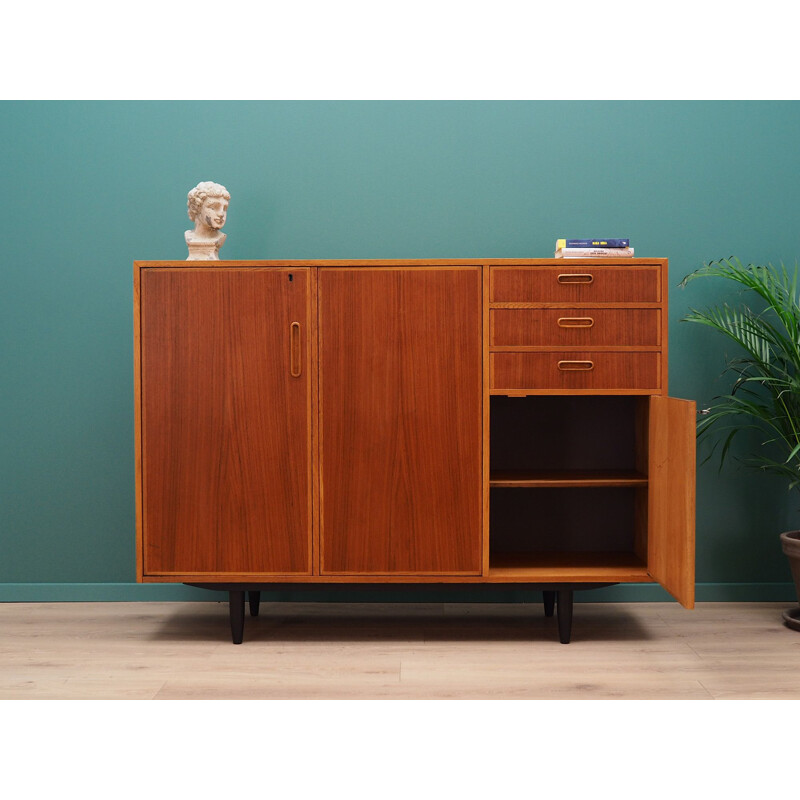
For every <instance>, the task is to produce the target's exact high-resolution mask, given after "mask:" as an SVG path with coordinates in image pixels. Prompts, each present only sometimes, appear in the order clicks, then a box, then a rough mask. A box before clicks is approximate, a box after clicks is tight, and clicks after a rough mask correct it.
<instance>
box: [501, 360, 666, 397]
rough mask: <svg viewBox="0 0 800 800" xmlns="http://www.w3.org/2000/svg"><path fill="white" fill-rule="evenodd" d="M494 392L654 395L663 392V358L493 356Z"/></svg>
mask: <svg viewBox="0 0 800 800" xmlns="http://www.w3.org/2000/svg"><path fill="white" fill-rule="evenodd" d="M490 358H491V387H492V390H493V391H498V390H499V391H519V390H546V391H559V390H563V391H575V390H588V391H591V390H598V391H609V390H615V391H652V392H655V393H657V392H658V391H659V390H660V388H661V381H660V376H661V354H660V353H641V352H638V353H637V352H626V353H618V352H606V353H597V352H592V351H581V352H576V351H574V350H570V351H561V352H558V351H547V352H538V353H492V354H491V356H490Z"/></svg>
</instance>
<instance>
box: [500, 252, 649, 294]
mask: <svg viewBox="0 0 800 800" xmlns="http://www.w3.org/2000/svg"><path fill="white" fill-rule="evenodd" d="M490 281H491V293H490V302H492V303H561V302H564V303H659V302H661V269H660V267H658V266H656V265H653V266H616V265H608V266H606V265H605V264H603V265H600V266H596V265H590V266H580V265H578V264H569V263H568V262H567V263H564V264H563V265H562V264H559V265H557V266H553V267H550V266H548V267H491V273H490Z"/></svg>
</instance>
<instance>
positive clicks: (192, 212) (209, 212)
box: [186, 181, 231, 231]
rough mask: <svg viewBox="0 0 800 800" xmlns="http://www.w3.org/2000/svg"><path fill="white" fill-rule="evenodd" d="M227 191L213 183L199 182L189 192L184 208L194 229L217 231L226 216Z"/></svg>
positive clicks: (228, 197)
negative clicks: (186, 209) (185, 207)
mask: <svg viewBox="0 0 800 800" xmlns="http://www.w3.org/2000/svg"><path fill="white" fill-rule="evenodd" d="M230 199H231V196H230V194H229V193H228V190H227V189H226V188H225V187H224V186H222V185H221V184H219V183H214V182H213V181H201V182H200V183H198V184H197V186H195V187H194V189H192V190H191V191H190V192H189V195H188V199H187V203H186V206H187V208H188V211H189V219H190V220H192V222H194V224H195V229H199V228H210V229H211V230H214V231H218V230H219V229H220V228H222V226H223V225H224V224H225V220H226V218H227V214H228V201H229V200H230Z"/></svg>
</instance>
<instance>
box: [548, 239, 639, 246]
mask: <svg viewBox="0 0 800 800" xmlns="http://www.w3.org/2000/svg"><path fill="white" fill-rule="evenodd" d="M559 241H561V240H559ZM564 242H565V243H564V244H563V245H562V247H630V246H631V240H630V239H565V240H564Z"/></svg>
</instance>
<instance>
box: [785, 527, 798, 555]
mask: <svg viewBox="0 0 800 800" xmlns="http://www.w3.org/2000/svg"><path fill="white" fill-rule="evenodd" d="M781 545H782V546H783V552H784V553H786V555H787V556H789V558H800V531H786V532H785V533H782V534H781Z"/></svg>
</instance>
